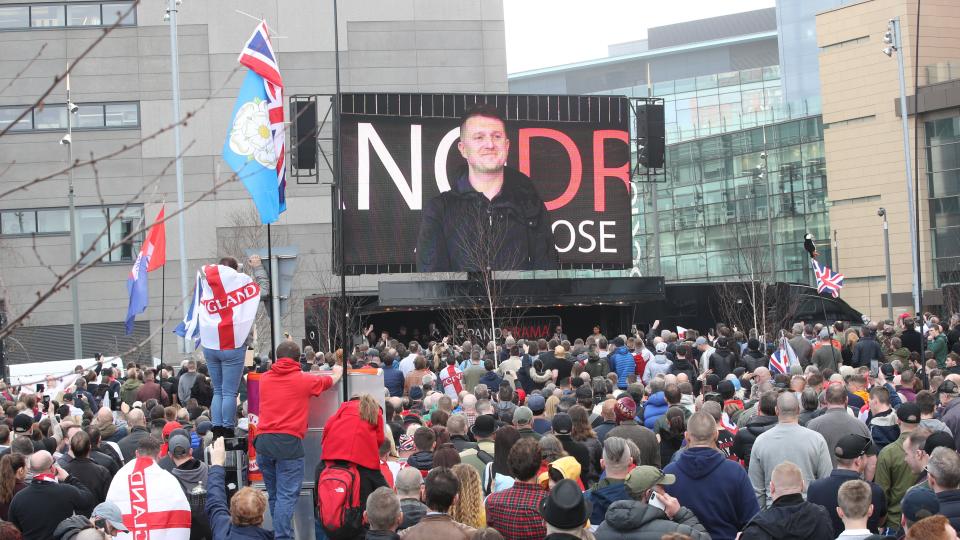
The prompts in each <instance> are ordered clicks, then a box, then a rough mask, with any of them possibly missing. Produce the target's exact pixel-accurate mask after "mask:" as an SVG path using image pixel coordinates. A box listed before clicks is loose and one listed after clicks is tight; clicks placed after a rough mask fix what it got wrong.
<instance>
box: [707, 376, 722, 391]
mask: <svg viewBox="0 0 960 540" xmlns="http://www.w3.org/2000/svg"><path fill="white" fill-rule="evenodd" d="M721 380H722V379H721V378H720V376H719V375H717V374H716V373H711V374H709V375H707V380H706V383H707V384H708V385H710V388H716V387H717V386H719V385H720V381H721Z"/></svg>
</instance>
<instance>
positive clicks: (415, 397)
mask: <svg viewBox="0 0 960 540" xmlns="http://www.w3.org/2000/svg"><path fill="white" fill-rule="evenodd" d="M421 399H423V388H421V387H419V386H411V387H410V401H419V400H421Z"/></svg>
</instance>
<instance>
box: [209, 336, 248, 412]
mask: <svg viewBox="0 0 960 540" xmlns="http://www.w3.org/2000/svg"><path fill="white" fill-rule="evenodd" d="M246 352H247V347H246V346H243V347H240V348H237V349H228V350H225V351H218V350H215V349H208V348H206V347H204V348H203V357H204V359H206V361H207V369H208V370H209V371H210V382H211V384H212V385H213V401H212V402H211V403H210V416H211V418H210V422H211V423H212V424H213V425H214V426H222V427H228V428H232V427H236V425H237V393H238V391H239V390H240V378H241V377H242V376H243V357H244V355H245V354H246Z"/></svg>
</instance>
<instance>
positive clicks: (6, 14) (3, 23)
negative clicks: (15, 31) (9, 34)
mask: <svg viewBox="0 0 960 540" xmlns="http://www.w3.org/2000/svg"><path fill="white" fill-rule="evenodd" d="M29 26H30V7H29V6H5V7H0V29H7V28H27V27H29Z"/></svg>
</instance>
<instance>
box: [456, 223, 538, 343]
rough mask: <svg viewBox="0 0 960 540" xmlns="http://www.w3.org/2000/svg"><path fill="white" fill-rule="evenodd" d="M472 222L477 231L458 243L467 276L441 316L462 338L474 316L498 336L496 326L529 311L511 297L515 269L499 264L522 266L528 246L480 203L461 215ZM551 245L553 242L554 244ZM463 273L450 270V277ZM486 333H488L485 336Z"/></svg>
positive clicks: (490, 332) (490, 333) (500, 325)
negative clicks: (512, 235) (519, 242)
mask: <svg viewBox="0 0 960 540" xmlns="http://www.w3.org/2000/svg"><path fill="white" fill-rule="evenodd" d="M458 219H460V220H468V221H469V222H470V227H469V229H470V230H471V231H474V232H475V235H474V236H473V237H472V238H470V240H469V241H468V242H466V243H465V244H464V245H462V246H458V248H459V251H458V254H457V257H458V258H459V259H458V262H459V263H460V265H461V267H462V268H464V269H465V270H466V274H467V280H466V282H464V283H463V289H462V294H460V295H458V297H457V299H456V300H457V301H456V302H453V303H449V304H447V305H444V306H443V307H442V308H441V309H440V313H441V316H442V317H443V319H444V321H445V323H446V324H447V325H448V327H449V329H450V331H451V334H453V335H455V336H457V337H458V338H460V339H462V338H464V337H466V336H463V335H462V334H463V332H461V331H458V330H460V329H462V330H463V331H464V332H465V331H468V330H469V328H467V326H468V322H469V321H471V320H485V323H484V326H486V328H485V329H484V332H483V333H486V331H487V330H489V337H490V339H491V340H495V339H496V336H497V328H498V326H499V327H501V328H502V327H504V326H508V325H512V324H514V323H515V322H516V321H517V320H518V319H519V318H520V317H521V316H522V315H523V313H525V312H526V308H525V307H522V306H521V305H519V303H515V300H514V299H512V298H511V290H510V288H511V280H510V277H512V276H513V274H514V273H515V272H514V271H510V270H500V268H519V267H521V266H522V263H523V262H524V258H525V254H526V249H525V248H526V246H520V245H518V244H517V241H518V239H516V238H511V237H509V236H508V234H507V228H506V227H502V226H500V223H499V222H498V218H497V217H496V216H495V215H494V214H493V213H492V212H489V211H487V210H485V209H483V208H482V207H481V206H479V205H478V206H476V207H474V208H473V209H472V211H471V212H467V213H465V214H464V215H462V216H458ZM551 247H552V246H551ZM459 276H462V274H459V275H457V274H450V275H449V277H450V278H451V280H452V279H454V278H455V277H459ZM484 337H486V336H484Z"/></svg>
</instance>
